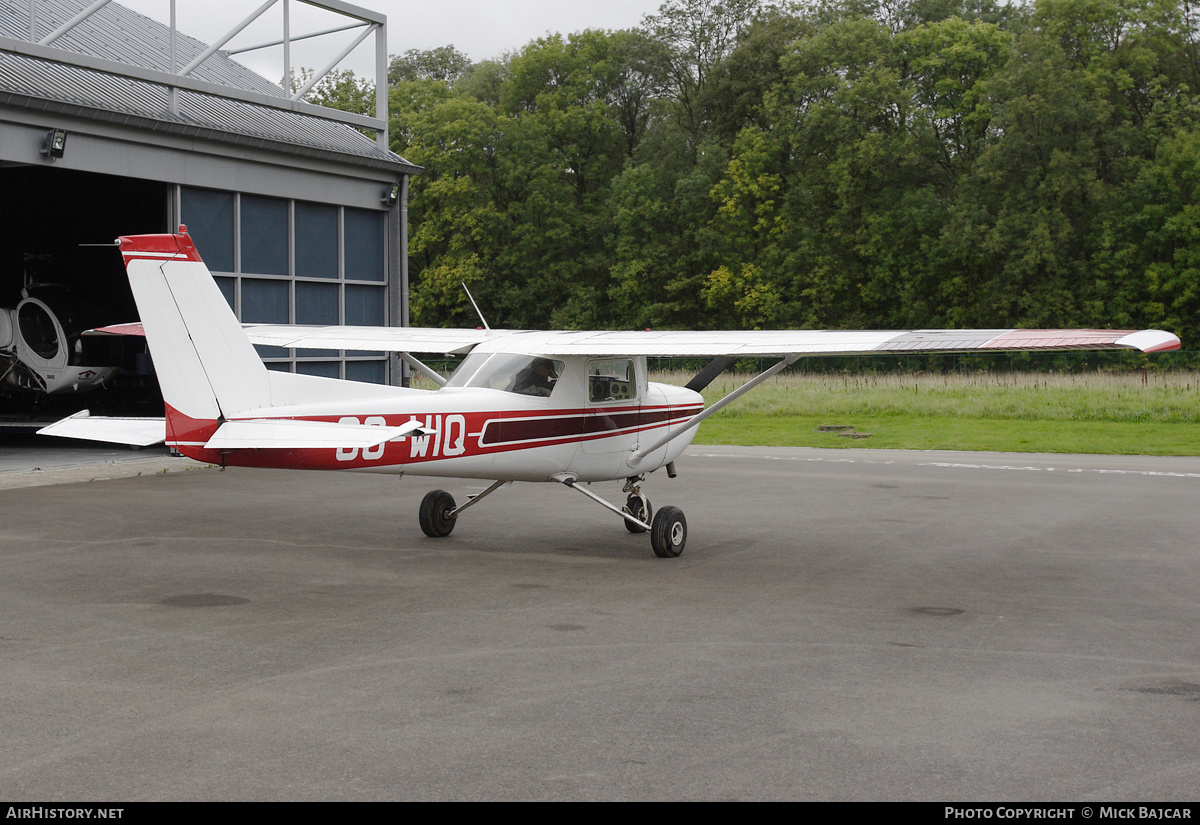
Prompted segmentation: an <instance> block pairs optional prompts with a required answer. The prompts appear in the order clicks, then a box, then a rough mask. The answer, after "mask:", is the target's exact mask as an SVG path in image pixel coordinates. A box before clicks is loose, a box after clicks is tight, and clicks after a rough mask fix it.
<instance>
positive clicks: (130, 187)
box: [0, 166, 169, 323]
mask: <svg viewBox="0 0 1200 825" xmlns="http://www.w3.org/2000/svg"><path fill="white" fill-rule="evenodd" d="M0 192H3V193H4V220H3V221H0V306H4V307H13V306H16V301H17V300H19V299H20V294H21V288H22V287H23V286H24V285H25V284H26V283H27V282H36V283H53V284H61V285H63V286H65V287H67V288H68V289H70V290H72V291H74V292H77V293H79V294H80V295H82V296H84V297H85V298H86V299H87V300H89V301H95V302H96V303H97V304H100V305H101V306H102V308H105V309H107V310H110V311H111V312H112V313H113V317H112V318H110V319H108V320H107V321H104V322H103V323H118V322H121V321H128V320H131V319H134V318H136V317H137V310H136V308H135V307H134V304H133V296H132V295H131V294H130V292H129V284H128V283H127V282H126V280H125V268H124V266H123V265H122V263H121V256H120V255H118V254H117V253H116V251H115V250H114V249H112V248H111V247H108V248H105V247H95V246H90V247H89V246H80V244H97V243H111V242H112V241H113V240H115V239H116V237H117V236H118V235H137V234H143V233H152V232H165V231H168V230H167V205H168V203H169V200H168V185H167V184H165V183H157V182H154V181H144V180H137V179H134V178H121V177H115V176H113V175H97V174H94V173H91V172H78V171H73V170H68V169H56V168H54V167H49V166H48V167H39V166H8V167H3V168H0Z"/></svg>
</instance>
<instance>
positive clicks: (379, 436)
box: [204, 418, 430, 450]
mask: <svg viewBox="0 0 1200 825" xmlns="http://www.w3.org/2000/svg"><path fill="white" fill-rule="evenodd" d="M429 432H430V430H429V429H428V428H426V427H424V426H423V425H422V424H421V423H420V422H418V421H408V422H405V423H404V424H401V425H400V426H398V427H379V426H374V425H369V424H338V423H336V422H333V421H297V420H294V419H278V418H276V419H266V418H258V419H249V420H245V421H226V422H225V423H224V424H222V425H221V426H220V427H218V428H217V431H216V432H215V433H213V436H212V438H210V439H209V440H208V443H207V444H205V445H204V446H205V447H206V448H207V449H210V450H308V449H335V448H350V447H359V448H364V447H375V446H378V445H380V444H383V443H384V442H386V441H392V440H394V439H397V438H404V437H405V436H408V435H414V434H415V435H425V434H427V433H429Z"/></svg>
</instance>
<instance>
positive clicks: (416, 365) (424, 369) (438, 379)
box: [398, 352, 446, 387]
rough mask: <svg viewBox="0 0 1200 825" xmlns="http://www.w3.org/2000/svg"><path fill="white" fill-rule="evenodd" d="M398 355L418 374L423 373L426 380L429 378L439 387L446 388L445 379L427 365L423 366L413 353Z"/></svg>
mask: <svg viewBox="0 0 1200 825" xmlns="http://www.w3.org/2000/svg"><path fill="white" fill-rule="evenodd" d="M398 354H399V356H400V357H401V358H402V359H404V362H405V363H406V364H408V365H409V366H410V367H412V368H413V369H414V370H416V371H417V372H419V373H421V375H424V376H425V377H426V378H428V379H429V380H430V381H432V382H433V383H435V384H437V385H438V386H439V387H444V386H446V379H445V378H443V377H442V376H441V375H439V374H438V373H436V372H434V371H433V370H432V369H431V368H430V367H428V366H426V365H425V364H422V363H421V362H420V361H418V360H417V359H416V358H413V356H412V353H409V352H401V353H398Z"/></svg>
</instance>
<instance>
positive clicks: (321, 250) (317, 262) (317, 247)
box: [296, 201, 338, 323]
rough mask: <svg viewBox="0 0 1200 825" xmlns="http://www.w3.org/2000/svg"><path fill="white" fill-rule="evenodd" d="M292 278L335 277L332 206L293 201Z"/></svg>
mask: <svg viewBox="0 0 1200 825" xmlns="http://www.w3.org/2000/svg"><path fill="white" fill-rule="evenodd" d="M296 276H297V277H300V278H336V277H337V276H338V210H337V207H336V206H325V205H323V204H318V203H304V202H302V201H296ZM297 323H302V322H297ZM334 323H336V322H334Z"/></svg>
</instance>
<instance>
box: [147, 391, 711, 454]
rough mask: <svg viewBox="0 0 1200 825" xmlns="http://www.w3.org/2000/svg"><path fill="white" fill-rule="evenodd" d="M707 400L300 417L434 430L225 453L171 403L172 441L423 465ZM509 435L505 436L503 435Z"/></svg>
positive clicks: (627, 424) (674, 418)
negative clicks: (357, 444) (366, 442)
mask: <svg viewBox="0 0 1200 825" xmlns="http://www.w3.org/2000/svg"><path fill="white" fill-rule="evenodd" d="M701 409H702V405H699V404H695V405H691V406H689V407H675V408H672V407H646V408H640V409H639V408H638V407H636V406H634V407H620V408H610V409H599V410H547V411H546V412H544V413H539V412H535V413H531V412H530V411H529V410H511V411H498V410H497V411H488V412H469V413H454V412H443V413H420V414H416V413H401V414H394V415H392V414H389V415H382V416H377V415H360V416H302V417H300V419H299V420H306V421H331V422H345V423H358V424H385V425H387V426H399V425H401V424H405V423H407V422H409V421H411V420H413V419H416V420H418V421H420V422H421V423H422V424H426V425H427V426H429V427H430V428H432V429H433V430H435V432H434V433H432V434H431V435H428V436H424V437H422V438H415V437H413V436H409V437H407V438H405V439H404V440H401V441H389V442H386V443H385V444H382V445H379V446H378V447H373V448H367V449H364V450H359V449H356V448H345V449H340V450H339V449H329V448H323V449H315V448H314V449H296V450H282V449H240V450H230V451H226V452H224V453H222V451H219V450H209V449H206V448H204V447H203V444H204V442H206V441H208V439H209V438H211V437H212V434H213V433H214V432H216V429H217V427H218V425H219V422H217V421H198V420H196V419H192V418H188V417H187V416H185V415H183V414H182V413H180V412H178V411H177V410H174V409H172V408H171V407H169V406H168V407H167V427H168V430H167V432H168V442H167V443H168V445H169V446H173V447H175V448H176V449H177V450H179V452H181V453H183V454H184V455H186V456H188V457H189V458H194V459H196V460H198V461H205V462H209V463H213V464H225V465H228V466H233V467H276V468H293V469H307V470H353V469H365V468H371V467H385V466H394V465H400V464H420V463H423V462H426V461H445V460H448V459H455V458H466V457H472V456H482V455H492V454H496V453H505V452H511V451H514V450H528V449H534V448H538V447H551V446H556V445H561V444H571V443H582V442H585V441H595V440H599V439H603V438H613V437H615V436H622V435H631V434H633V433H640V432H647V431H650V430H657V429H661V428H663V427H666V426H669V425H671V424H678V423H682V422H683V421H686V420H687V419H689V418H691V417H692V416H694V415H695V414H697V413H698V412H700V410H701ZM502 438H503V440H501V439H502Z"/></svg>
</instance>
